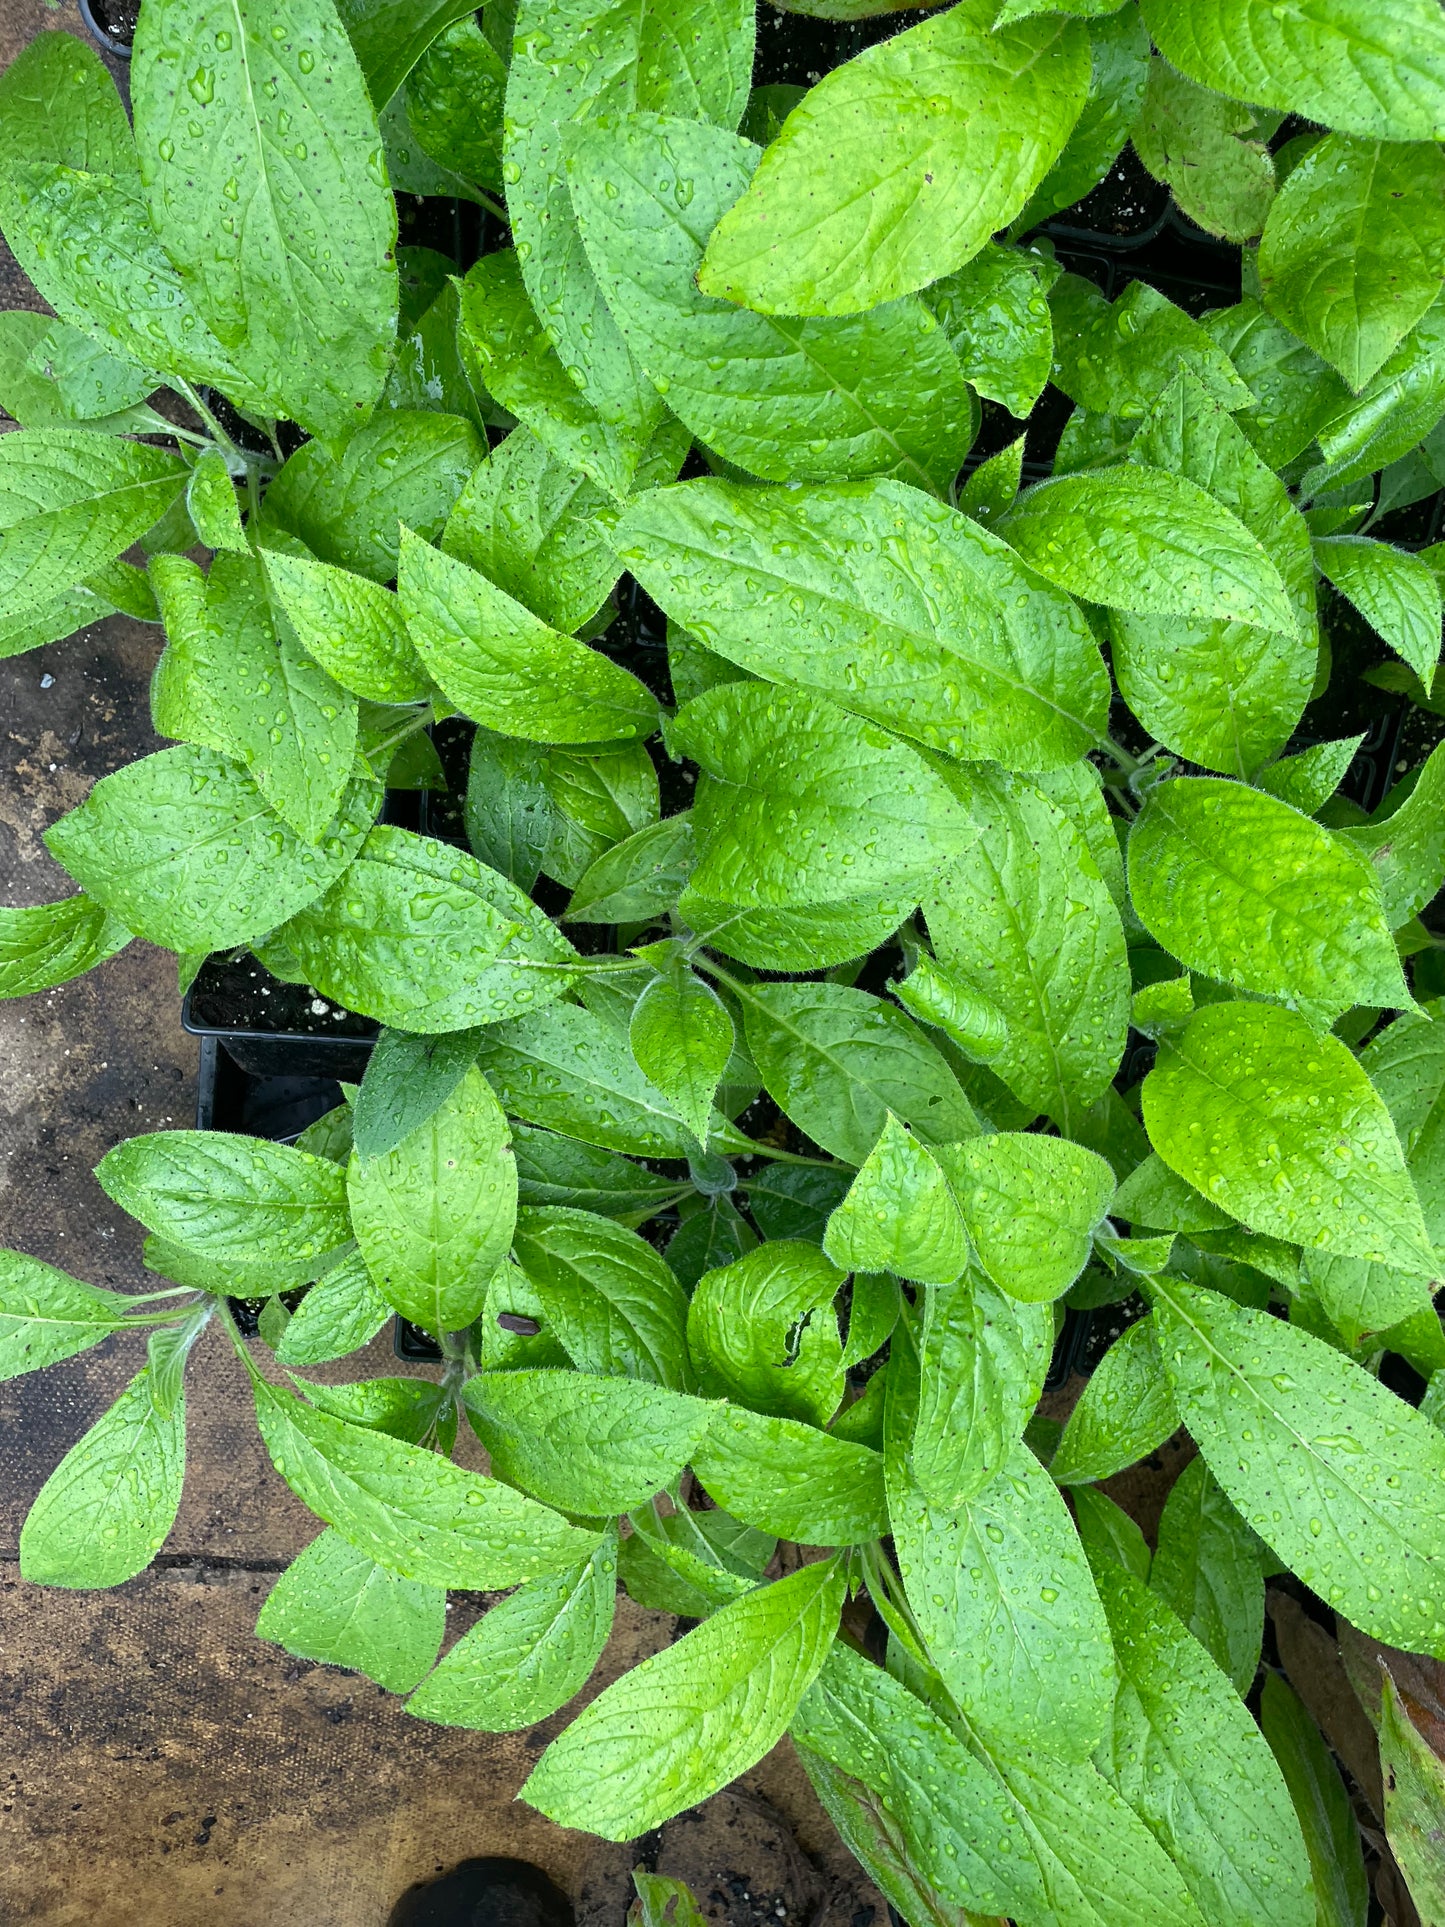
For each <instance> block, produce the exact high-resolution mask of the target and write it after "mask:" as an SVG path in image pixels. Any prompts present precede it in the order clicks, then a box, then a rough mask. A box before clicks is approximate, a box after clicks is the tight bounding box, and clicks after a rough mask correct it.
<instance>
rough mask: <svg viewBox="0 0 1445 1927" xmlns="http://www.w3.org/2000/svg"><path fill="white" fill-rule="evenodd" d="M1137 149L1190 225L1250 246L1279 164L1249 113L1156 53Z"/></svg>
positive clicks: (1263, 216)
mask: <svg viewBox="0 0 1445 1927" xmlns="http://www.w3.org/2000/svg"><path fill="white" fill-rule="evenodd" d="M1133 141H1134V151H1135V152H1136V153H1137V154H1138V156H1139V158H1140V160H1141V161H1143V163H1144V165H1145V167H1147V168H1148V170H1149V172H1150V173H1151V174H1152V175H1153V176H1154V178H1155V179H1156V180H1159V181H1163V182H1164V183H1165V185H1166V186H1167V187H1168V188H1170V189H1171V190H1172V192H1173V195H1174V199H1175V201H1176V202H1177V203H1178V205H1179V206H1180V207H1181V208H1183V210H1184V212H1185V213H1186V214H1187V215H1188V216H1189V218H1190V219H1191V220H1192V221H1196V222H1197V223H1198V224H1199V226H1200V227H1202V228H1203V229H1204V230H1205V231H1206V232H1207V233H1209V234H1217V235H1220V236H1221V237H1222V238H1223V239H1224V240H1226V241H1251V240H1253V239H1254V237H1255V235H1256V234H1258V233H1259V231H1260V229H1261V228H1262V227H1263V226H1264V223H1265V219H1266V217H1267V215H1268V214H1269V207H1270V202H1271V201H1272V200H1273V199H1274V186H1275V181H1274V165H1273V162H1272V161H1271V159H1270V155H1269V149H1268V148H1267V147H1266V146H1265V144H1264V142H1263V141H1262V140H1261V139H1260V138H1259V131H1258V128H1257V125H1256V122H1255V117H1254V114H1253V113H1252V111H1251V110H1250V109H1249V108H1248V107H1245V106H1243V105H1242V104H1241V103H1240V102H1238V101H1233V100H1226V99H1224V98H1223V96H1222V95H1220V94H1217V93H1211V92H1210V91H1209V90H1208V89H1207V88H1204V87H1196V86H1195V84H1194V83H1193V81H1190V80H1186V79H1185V78H1184V76H1183V75H1182V74H1179V73H1176V72H1175V70H1174V68H1172V67H1171V66H1170V65H1169V63H1168V61H1166V60H1160V59H1159V58H1158V56H1157V55H1156V56H1155V58H1154V59H1153V60H1151V61H1150V63H1149V91H1148V93H1147V95H1146V96H1145V100H1144V111H1143V112H1142V114H1141V115H1140V116H1139V119H1138V121H1137V122H1136V124H1135V127H1134V132H1133Z"/></svg>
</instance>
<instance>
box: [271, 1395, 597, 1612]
mask: <svg viewBox="0 0 1445 1927" xmlns="http://www.w3.org/2000/svg"><path fill="white" fill-rule="evenodd" d="M253 1390H254V1392H255V1395H256V1422H257V1424H258V1425H259V1427H260V1430H261V1436H262V1438H263V1439H264V1440H265V1443H266V1449H267V1451H268V1452H269V1453H270V1454H271V1462H272V1464H273V1465H274V1466H275V1467H276V1470H277V1471H278V1472H279V1473H280V1474H281V1477H282V1478H283V1479H284V1480H285V1481H286V1483H287V1484H288V1485H289V1486H290V1487H291V1490H292V1491H293V1492H294V1493H295V1494H296V1496H297V1497H298V1498H299V1499H300V1500H301V1501H302V1503H303V1504H305V1505H308V1506H309V1507H310V1508H311V1510H312V1511H313V1512H315V1513H317V1514H318V1515H319V1517H321V1518H323V1519H325V1521H326V1523H327V1524H328V1525H332V1526H335V1528H336V1530H337V1531H338V1532H339V1533H340V1534H341V1536H342V1538H343V1539H345V1540H346V1542H347V1544H348V1545H351V1546H354V1547H355V1548H356V1550H357V1551H358V1552H364V1553H366V1554H367V1556H368V1557H369V1558H372V1559H374V1560H375V1561H376V1562H377V1564H378V1565H382V1566H385V1567H386V1569H387V1570H388V1571H389V1572H396V1573H400V1575H401V1576H402V1578H404V1579H414V1580H417V1581H418V1582H419V1583H421V1584H423V1585H430V1586H463V1587H467V1588H469V1589H471V1590H474V1591H483V1592H485V1591H489V1590H494V1589H496V1588H498V1587H502V1586H515V1585H518V1584H520V1583H521V1582H522V1581H523V1580H525V1579H534V1578H536V1577H538V1576H539V1575H540V1574H542V1573H547V1572H557V1571H560V1570H561V1569H562V1568H564V1567H566V1566H570V1565H573V1564H575V1563H576V1561H577V1560H578V1559H580V1558H584V1557H586V1556H587V1555H588V1554H589V1553H590V1552H591V1550H592V1548H593V1547H594V1546H595V1545H596V1543H597V1538H596V1535H595V1534H594V1533H590V1532H584V1531H581V1530H580V1529H579V1528H578V1527H576V1526H571V1525H568V1523H567V1521H566V1520H565V1519H563V1518H562V1517H561V1516H560V1514H558V1513H556V1512H553V1511H551V1510H549V1508H548V1507H546V1506H543V1505H538V1504H537V1502H536V1500H535V1499H529V1498H527V1497H526V1496H525V1495H524V1494H522V1493H520V1492H514V1491H513V1490H512V1488H511V1487H510V1486H507V1485H502V1484H500V1483H499V1482H498V1481H497V1480H495V1479H485V1478H482V1477H481V1476H480V1475H479V1474H478V1473H475V1472H464V1471H463V1470H462V1469H461V1467H460V1466H456V1465H451V1464H449V1463H448V1462H447V1460H445V1459H443V1458H440V1457H439V1456H438V1455H437V1454H436V1453H435V1452H429V1451H425V1450H423V1449H422V1448H421V1447H420V1446H415V1445H407V1444H404V1443H403V1442H402V1441H401V1440H400V1439H393V1438H388V1437H387V1436H386V1434H385V1433H382V1432H368V1431H365V1430H363V1429H362V1428H361V1427H360V1426H356V1425H348V1424H347V1423H346V1422H345V1421H344V1420H343V1419H338V1418H332V1417H330V1416H329V1415H328V1414H327V1413H325V1412H318V1411H315V1410H314V1409H313V1408H312V1407H311V1406H309V1405H305V1404H303V1403H302V1401H301V1400H300V1399H298V1398H296V1397H294V1396H293V1395H292V1394H291V1393H290V1392H287V1391H283V1390H281V1389H279V1388H278V1387H276V1386H270V1385H266V1384H264V1383H263V1382H261V1381H260V1380H256V1381H254V1383H253Z"/></svg>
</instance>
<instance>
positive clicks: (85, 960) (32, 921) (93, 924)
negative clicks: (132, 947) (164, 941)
mask: <svg viewBox="0 0 1445 1927" xmlns="http://www.w3.org/2000/svg"><path fill="white" fill-rule="evenodd" d="M130 939H131V933H130V931H129V930H127V929H126V927H125V925H124V924H123V923H122V922H121V921H120V919H119V917H115V916H112V915H111V913H110V912H109V911H108V910H105V909H103V908H102V907H101V905H100V904H98V903H96V902H94V901H92V899H91V898H90V897H88V896H86V895H85V893H84V891H82V892H81V893H80V894H79V895H78V896H73V897H64V898H62V899H61V901H60V902H58V903H37V904H34V905H32V906H28V907H25V908H22V909H18V910H8V909H0V997H26V996H29V995H30V993H31V992H32V991H36V990H53V989H54V988H55V986H56V985H57V984H64V983H69V981H70V979H71V978H72V977H79V976H82V975H83V974H84V973H85V972H86V971H87V970H93V969H94V968H95V966H96V965H97V964H101V963H104V962H105V960H106V958H107V957H113V956H114V955H115V954H116V952H117V951H118V950H124V949H125V947H126V945H127V944H128V943H129V942H130Z"/></svg>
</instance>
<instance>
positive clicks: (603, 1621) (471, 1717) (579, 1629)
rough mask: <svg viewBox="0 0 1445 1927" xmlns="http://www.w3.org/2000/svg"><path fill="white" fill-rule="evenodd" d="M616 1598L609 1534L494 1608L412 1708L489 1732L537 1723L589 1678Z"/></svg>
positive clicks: (429, 1716)
mask: <svg viewBox="0 0 1445 1927" xmlns="http://www.w3.org/2000/svg"><path fill="white" fill-rule="evenodd" d="M616 1600H617V1541H616V1539H615V1538H614V1537H613V1536H612V1535H611V1534H610V1533H609V1534H608V1535H607V1536H606V1537H604V1538H603V1540H602V1542H601V1544H600V1545H599V1546H598V1547H597V1550H596V1551H595V1552H594V1553H593V1554H592V1556H591V1557H590V1558H589V1559H585V1560H583V1561H582V1563H581V1564H580V1565H576V1566H571V1567H569V1568H568V1570H567V1571H566V1572H559V1573H554V1574H552V1575H551V1577H549V1578H546V1579H531V1580H529V1581H528V1582H527V1584H526V1585H525V1586H520V1587H519V1588H518V1589H517V1591H516V1592H514V1593H513V1594H512V1595H511V1597H510V1598H508V1599H503V1600H499V1601H498V1602H497V1604H496V1605H495V1606H492V1607H489V1608H488V1610H487V1611H486V1612H485V1613H484V1614H483V1615H482V1617H481V1618H480V1619H479V1620H478V1621H477V1623H476V1625H475V1626H473V1627H472V1629H471V1631H470V1632H468V1633H464V1634H463V1635H462V1637H461V1638H460V1639H459V1640H458V1641H457V1643H456V1645H455V1646H453V1647H452V1648H451V1650H450V1651H449V1652H448V1653H447V1655H446V1657H445V1658H444V1659H443V1660H442V1662H441V1664H440V1665H439V1666H438V1667H437V1668H436V1670H435V1672H433V1673H431V1674H430V1675H429V1676H428V1677H427V1678H426V1679H425V1680H423V1681H422V1683H421V1685H420V1686H419V1687H418V1688H417V1690H416V1692H414V1693H413V1694H412V1696H411V1698H410V1699H409V1700H408V1701H407V1703H406V1710H407V1712H408V1713H413V1714H415V1715H416V1717H417V1718H418V1719H423V1720H434V1721H435V1722H436V1723H437V1724H438V1725H440V1726H469V1727H472V1728H474V1729H475V1730H476V1731H478V1732H482V1733H515V1732H517V1731H518V1730H519V1729H520V1728H522V1727H524V1726H533V1725H535V1724H536V1722H537V1721H538V1720H543V1719H546V1718H547V1716H548V1715H549V1714H551V1713H555V1712H556V1711H557V1709H558V1707H560V1706H565V1705H566V1703H567V1701H568V1700H569V1699H571V1698H572V1696H573V1694H574V1693H578V1692H580V1691H581V1689H582V1687H583V1686H585V1685H586V1683H587V1681H588V1679H589V1677H590V1676H591V1673H592V1669H593V1668H594V1667H595V1666H596V1664H597V1662H598V1660H599V1659H600V1658H601V1656H602V1649H603V1647H604V1646H605V1645H606V1644H607V1636H608V1634H609V1633H610V1632H611V1630H612V1617H613V1611H614V1608H615V1605H616Z"/></svg>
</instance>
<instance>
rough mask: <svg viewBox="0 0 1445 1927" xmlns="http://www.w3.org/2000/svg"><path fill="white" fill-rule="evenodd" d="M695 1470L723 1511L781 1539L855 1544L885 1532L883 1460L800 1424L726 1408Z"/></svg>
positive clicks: (697, 1453)
mask: <svg viewBox="0 0 1445 1927" xmlns="http://www.w3.org/2000/svg"><path fill="white" fill-rule="evenodd" d="M692 1469H693V1472H694V1473H695V1474H696V1476H697V1479H698V1481H699V1483H700V1484H701V1486H702V1488H703V1490H704V1491H705V1492H706V1493H707V1494H708V1496H709V1498H711V1499H714V1500H715V1501H716V1502H717V1504H718V1505H720V1506H722V1507H723V1508H724V1510H725V1511H728V1512H731V1513H732V1514H733V1516H734V1517H735V1518H738V1519H742V1520H744V1521H745V1522H746V1523H747V1524H748V1525H750V1526H756V1527H757V1528H758V1529H759V1531H762V1532H772V1533H776V1534H777V1536H778V1537H779V1538H780V1539H795V1540H797V1541H798V1542H799V1543H800V1544H802V1545H824V1546H852V1545H863V1544H865V1543H866V1542H867V1541H868V1540H869V1539H876V1538H879V1537H880V1536H881V1535H882V1534H883V1533H885V1532H886V1531H887V1530H888V1509H887V1502H886V1500H885V1497H884V1491H883V1460H882V1457H881V1455H880V1454H879V1453H877V1452H874V1451H871V1450H870V1449H869V1447H868V1446H866V1445H854V1444H853V1443H852V1442H851V1441H850V1440H848V1439H840V1438H835V1437H834V1436H833V1434H832V1433H829V1432H819V1431H815V1430H814V1428H813V1427H812V1426H811V1425H803V1424H801V1423H800V1422H799V1421H798V1420H797V1419H790V1418H777V1417H770V1416H768V1415H767V1414H765V1413H762V1412H750V1411H748V1410H747V1409H746V1408H745V1407H743V1406H739V1405H730V1406H727V1407H726V1408H725V1409H724V1410H722V1411H720V1412H719V1413H718V1414H717V1416H716V1417H715V1418H714V1420H713V1422H712V1427H711V1429H710V1430H709V1432H708V1434H707V1436H706V1438H704V1439H703V1440H702V1442H701V1444H700V1445H699V1446H698V1447H697V1449H696V1451H695V1452H694V1453H693V1461H692Z"/></svg>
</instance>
